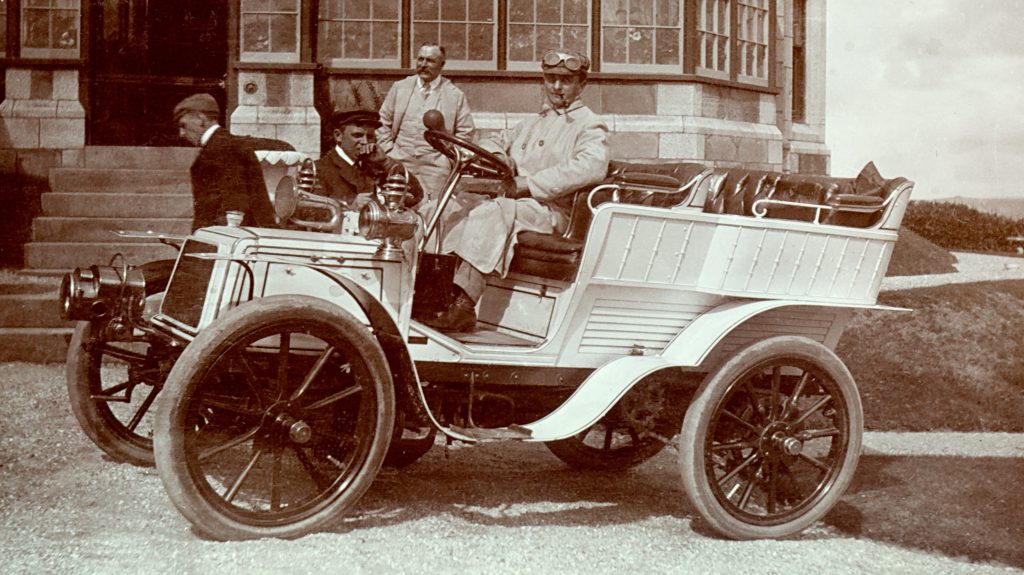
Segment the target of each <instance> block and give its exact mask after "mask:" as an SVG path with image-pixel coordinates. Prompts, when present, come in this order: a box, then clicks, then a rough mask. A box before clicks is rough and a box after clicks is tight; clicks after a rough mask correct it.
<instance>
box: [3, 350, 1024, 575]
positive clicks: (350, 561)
mask: <svg viewBox="0 0 1024 575" xmlns="http://www.w3.org/2000/svg"><path fill="white" fill-rule="evenodd" d="M0 385H2V389H3V390H4V394H5V397H4V400H3V401H2V403H0V405H2V410H3V413H2V417H0V438H2V439H0V441H2V444H0V445H2V447H0V505H2V509H0V525H2V534H0V557H3V559H2V560H0V561H2V563H3V572H4V573H33V574H38V573H133V574H134V573H173V574H176V575H178V574H191V573H197V574H198V573H202V574H208V573H332V574H333V573H388V574H400V573H417V574H419V573H488V574H491V573H493V574H500V573H516V574H520V573H587V574H588V575H592V574H595V573H631V572H642V573H729V574H741V573H757V574H765V573H780V574H782V573H785V574H790V573H830V574H836V573H871V574H876V573H928V574H931V573H1024V571H1021V569H1020V568H1022V567H1024V549H1021V548H1020V541H1022V540H1024V533H1022V532H1021V530H1020V529H1021V528H1020V527H1019V524H1020V521H1019V520H1018V521H1014V520H1013V517H1017V518H1018V519H1019V508H1017V509H1016V511H1015V510H1014V509H1013V507H1014V502H1015V501H1019V500H1010V501H1009V502H1007V501H1006V500H1005V499H1003V500H1002V501H1001V503H1000V497H1001V496H1002V495H1005V493H1006V490H1008V489H1016V487H1015V486H1016V483H1015V480H1014V479H1012V478H1014V477H1017V478H1019V477H1024V460H1022V459H1020V458H1002V459H973V460H972V459H960V458H953V457H917V458H914V457H888V456H881V455H867V456H865V457H863V458H862V461H861V467H860V469H859V471H858V475H857V480H856V481H855V484H854V486H853V487H852V488H851V490H850V491H849V492H848V494H847V496H846V497H844V499H843V500H842V501H841V502H840V504H839V505H838V506H837V507H836V508H835V509H834V511H833V512H832V513H831V514H830V515H829V516H828V517H827V518H826V521H825V522H822V523H819V524H818V525H816V526H814V527H812V528H811V529H809V530H808V531H807V532H805V533H804V534H802V535H801V536H800V537H798V538H796V539H793V540H787V541H753V542H733V541H724V540H721V539H719V538H717V537H716V536H714V535H713V534H712V533H710V532H709V531H708V529H707V527H706V526H705V525H704V524H703V523H702V522H701V520H700V519H699V518H696V517H695V514H694V511H693V509H692V508H691V506H690V505H689V503H688V502H687V501H686V498H685V495H684V494H683V492H682V488H681V486H680V483H679V480H678V475H679V474H678V471H677V469H676V459H675V453H674V451H672V450H666V451H665V452H663V453H662V454H661V455H659V456H657V457H656V458H654V459H653V460H651V461H649V462H647V463H646V464H644V465H642V466H640V467H639V468H637V469H635V470H633V471H631V472H628V473H622V474H611V473H579V472H574V471H571V470H569V469H568V468H566V467H565V466H563V465H562V464H561V463H560V462H559V461H558V460H556V459H555V458H554V457H552V456H551V455H550V454H549V453H548V452H547V451H546V449H545V448H544V447H543V446H540V445H532V444H508V443H503V444H490V445H485V446H482V447H475V448H461V449H448V450H447V451H446V450H445V449H444V448H443V447H442V446H440V445H439V446H435V448H434V450H433V451H432V452H431V453H429V454H428V455H427V456H426V457H425V458H424V459H422V460H421V461H420V462H418V463H416V464H414V465H413V466H411V467H409V468H407V469H405V470H403V471H401V472H398V471H394V470H384V471H383V472H382V473H381V475H380V476H379V477H378V479H377V481H376V482H375V483H374V486H373V487H372V488H371V490H370V491H369V493H368V494H367V495H366V497H365V498H364V499H363V501H362V503H361V504H360V506H359V508H358V510H357V511H356V513H354V514H353V515H352V516H350V517H348V518H346V519H345V520H344V521H343V522H342V523H341V525H339V526H338V528H336V529H335V530H333V531H331V532H328V533H320V534H316V535H312V536H308V537H305V538H302V539H299V540H296V541H277V540H269V541H257V542H244V543H217V542H210V541H204V540H202V539H200V538H199V537H198V536H197V535H195V534H194V533H193V532H192V531H191V530H190V528H189V526H188V524H187V522H186V521H185V520H184V519H183V518H182V517H181V516H179V515H178V513H177V512H176V511H175V510H174V508H173V507H172V506H171V504H170V502H169V500H168V499H167V497H166V495H165V494H164V492H163V488H162V485H161V483H160V480H159V478H158V477H157V475H156V472H155V471H154V470H153V469H144V468H136V467H132V466H129V465H124V464H118V463H114V462H111V461H109V460H107V459H105V458H104V457H103V456H102V455H101V454H100V452H99V450H98V449H96V448H95V447H93V446H92V445H91V444H90V443H88V441H87V440H86V439H85V437H84V435H83V434H82V433H81V431H79V429H78V428H77V426H76V423H75V421H74V419H73V417H72V416H71V414H70V410H69V408H68V406H67V399H66V398H65V396H64V391H63V374H62V370H61V368H60V366H37V365H28V364H0ZM936 477H939V478H942V481H943V482H945V481H946V478H947V477H948V478H949V481H948V484H949V485H950V486H951V487H950V489H951V490H952V491H951V492H950V494H936V497H935V498H934V503H931V500H930V499H929V500H928V502H926V503H927V504H926V505H925V506H924V507H923V508H908V506H907V504H906V503H904V502H905V501H906V500H907V499H908V496H907V494H908V493H916V492H920V491H921V490H922V489H923V488H922V485H930V484H932V483H934V481H935V478H936ZM977 477H983V478H991V479H992V482H993V483H992V485H991V486H990V487H984V488H982V487H972V489H973V490H974V491H975V492H971V493H968V492H965V491H962V490H961V488H959V487H955V486H956V485H957V483H958V482H959V481H962V482H964V483H967V484H970V485H972V486H977V485H983V483H981V482H978V481H975V478H977ZM958 478H959V479H958ZM984 485H987V484H984ZM979 490H980V491H979ZM1000 494H1002V495H1000ZM975 498H977V500H978V501H981V502H982V503H980V504H979V503H975V502H974V499H975ZM950 501H957V502H958V503H959V504H958V505H949V502H950ZM989 501H990V502H991V505H989V504H988V503H986V502H989ZM950 525H953V526H955V528H949V526H950Z"/></svg>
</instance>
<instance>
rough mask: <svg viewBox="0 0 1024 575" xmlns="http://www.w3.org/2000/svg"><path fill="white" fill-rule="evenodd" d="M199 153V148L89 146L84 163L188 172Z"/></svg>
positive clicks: (90, 166) (118, 167)
mask: <svg viewBox="0 0 1024 575" xmlns="http://www.w3.org/2000/svg"><path fill="white" fill-rule="evenodd" d="M198 153H199V149H198V148H143V147H137V148H128V147H122V146H88V147H86V148H85V154H84V163H85V166H86V167H88V168H97V169H99V168H104V169H121V170H130V169H153V168H158V169H181V170H185V171H186V172H187V171H188V169H189V166H191V165H192V161H193V160H195V159H196V154H198Z"/></svg>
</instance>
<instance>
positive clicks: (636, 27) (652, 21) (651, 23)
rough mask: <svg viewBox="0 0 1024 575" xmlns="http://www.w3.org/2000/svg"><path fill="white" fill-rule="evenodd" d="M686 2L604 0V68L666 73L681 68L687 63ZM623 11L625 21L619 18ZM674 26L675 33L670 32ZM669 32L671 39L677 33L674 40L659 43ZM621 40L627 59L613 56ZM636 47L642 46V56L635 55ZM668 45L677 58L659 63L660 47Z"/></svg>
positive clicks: (602, 51)
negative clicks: (685, 50) (646, 45)
mask: <svg viewBox="0 0 1024 575" xmlns="http://www.w3.org/2000/svg"><path fill="white" fill-rule="evenodd" d="M684 4H685V2H680V1H678V0H676V1H671V0H602V2H601V30H600V35H601V71H602V72H625V73H637V72H642V73H664V74H672V73H677V72H679V70H680V69H681V68H682V66H683V51H684V48H683V46H684V42H683V38H684V37H685V27H684V8H685V6H684ZM673 6H674V7H675V10H674V11H675V15H674V16H675V17H674V18H673V17H672V7H673ZM620 12H624V13H625V16H626V21H625V22H619V20H618V16H619V13H620ZM666 12H667V13H666ZM673 20H674V22H673ZM672 30H674V33H673V32H670V31H672ZM666 34H669V35H668V38H670V39H672V38H673V36H674V41H670V42H667V43H661V44H659V42H661V40H662V38H664V37H666V36H665V35H666ZM648 39H649V42H650V44H649V48H650V52H649V56H650V61H645V60H648V58H647V54H644V52H643V50H644V49H645V44H647V41H648ZM620 40H621V41H624V45H623V46H622V48H623V49H624V50H623V57H624V61H619V60H612V59H611V58H609V53H610V52H612V49H613V48H616V47H618V46H616V45H617V44H618V43H619V41H620ZM634 47H635V48H637V49H639V50H641V56H640V57H639V58H638V57H635V56H634V52H633V48H634ZM665 48H670V49H671V50H672V51H673V52H674V60H673V61H672V62H671V63H667V64H665V63H657V62H656V60H657V59H658V57H659V49H662V50H663V49H665Z"/></svg>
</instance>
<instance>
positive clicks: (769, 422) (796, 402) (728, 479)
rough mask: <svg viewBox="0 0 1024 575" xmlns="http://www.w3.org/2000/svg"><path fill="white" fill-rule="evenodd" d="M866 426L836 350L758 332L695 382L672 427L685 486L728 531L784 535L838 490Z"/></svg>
mask: <svg viewBox="0 0 1024 575" xmlns="http://www.w3.org/2000/svg"><path fill="white" fill-rule="evenodd" d="M863 428H864V416H863V412H862V408H861V403H860V396H859V395H858V393H857V387H856V385H855V384H854V381H853V377H852V376H851V375H850V372H849V370H847V369H846V366H844V365H843V363H842V361H840V360H839V358H838V357H836V356H835V354H834V353H832V352H831V351H830V350H829V349H828V348H826V347H824V346H823V345H821V344H819V343H816V342H814V341H811V340H809V339H806V338H801V337H790V336H786V337H775V338H771V339H767V340H763V341H760V342H757V343H755V344H753V345H751V346H750V347H748V348H746V349H744V350H743V351H741V352H739V353H738V354H736V355H735V356H734V357H733V358H732V359H730V360H729V361H728V362H726V363H725V365H723V366H722V368H721V369H719V370H718V371H717V372H715V373H712V374H711V375H709V376H708V378H707V379H706V380H705V381H704V383H703V384H702V385H701V388H700V389H699V390H698V392H697V396H696V398H695V400H694V401H693V403H692V404H691V405H690V408H689V410H688V411H687V413H686V417H685V418H684V420H683V427H682V431H681V433H680V435H679V464H680V469H681V472H682V478H683V487H684V488H685V490H686V493H687V495H688V496H689V497H690V500H691V501H692V503H693V504H694V506H695V507H696V508H697V510H698V511H699V512H700V514H701V515H702V516H703V518H704V519H705V520H706V521H707V522H708V523H709V524H710V525H711V526H712V527H713V528H714V529H715V530H717V531H718V532H720V533H721V534H723V535H725V536H727V537H730V538H733V539H759V538H780V537H788V536H790V535H794V534H796V533H799V532H800V531H802V530H803V529H805V528H806V527H808V526H810V525H811V524H812V523H814V522H815V521H817V520H819V519H821V518H822V517H823V516H824V515H825V514H826V513H827V512H828V511H829V509H831V508H832V506H833V505H835V503H836V502H837V501H838V500H839V498H840V497H841V496H842V494H843V492H844V491H845V490H846V488H847V486H848V485H849V484H850V481H851V480H852V478H853V474H854V471H855V469H856V467H857V460H858V458H859V457H860V449H861V435H862V433H863Z"/></svg>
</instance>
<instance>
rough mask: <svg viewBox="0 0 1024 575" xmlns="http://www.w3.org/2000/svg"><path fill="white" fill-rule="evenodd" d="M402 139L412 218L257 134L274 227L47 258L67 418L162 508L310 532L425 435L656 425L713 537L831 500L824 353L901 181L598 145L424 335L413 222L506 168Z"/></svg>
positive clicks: (565, 450)
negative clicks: (141, 475) (156, 256)
mask: <svg viewBox="0 0 1024 575" xmlns="http://www.w3.org/2000/svg"><path fill="white" fill-rule="evenodd" d="M426 137H427V139H428V141H429V142H430V143H431V144H432V145H433V146H434V147H436V148H437V149H439V150H441V151H443V152H444V153H445V154H447V155H448V156H449V157H450V158H451V160H452V165H453V169H452V172H451V175H450V177H449V179H448V181H447V183H446V186H445V189H444V192H443V194H442V197H441V198H440V200H439V204H438V209H437V211H436V212H435V213H434V215H433V216H432V218H431V219H430V220H429V221H426V222H424V221H421V220H420V219H419V218H417V217H415V216H414V215H413V214H412V212H410V211H409V210H407V209H406V208H404V207H403V206H402V202H401V199H402V197H403V195H404V192H405V188H404V184H405V180H404V178H403V177H402V174H393V175H392V177H391V178H389V180H388V184H387V185H385V186H383V187H382V188H381V189H380V190H379V194H378V195H379V200H378V201H377V202H374V203H371V204H369V205H368V206H366V207H365V208H364V209H363V211H362V212H361V213H359V214H358V217H356V214H353V213H351V212H346V211H344V210H343V209H340V208H341V207H340V206H338V205H336V204H335V203H333V202H332V201H331V200H327V199H324V198H322V197H319V196H316V195H315V194H313V193H311V192H313V191H315V188H316V178H315V173H314V172H313V170H312V169H311V163H310V162H308V161H304V158H303V156H302V155H301V154H297V153H295V152H265V153H260V154H261V158H262V161H263V164H264V166H265V177H266V183H267V187H268V193H270V194H271V195H272V197H273V203H274V205H275V208H276V210H277V212H278V216H279V217H280V218H281V221H282V222H287V221H290V222H292V224H293V226H297V227H299V228H301V229H261V228H249V227H228V226H224V227H210V228H203V229H200V230H197V231H196V232H194V233H193V234H191V235H189V236H187V237H180V238H169V237H163V238H160V239H161V240H162V241H165V242H168V243H171V244H173V245H174V246H175V247H177V248H179V253H178V256H177V258H176V259H175V260H173V261H171V260H169V261H167V262H151V263H147V264H144V265H141V266H138V267H132V266H129V265H127V264H124V263H120V264H119V265H115V264H118V263H119V261H115V262H112V263H111V265H107V266H92V267H91V268H89V269H79V270H75V272H73V273H71V274H69V275H68V277H67V278H65V282H64V286H63V288H62V306H63V310H64V313H65V316H66V317H68V318H70V319H77V320H80V323H79V325H78V327H77V330H76V332H75V335H74V338H73V341H72V342H71V348H70V350H69V357H68V365H67V380H68V388H69V395H70V398H71V403H72V406H73V409H74V412H75V415H76V416H77V418H78V420H79V422H80V423H81V425H82V428H83V429H84V430H85V432H86V433H87V434H88V435H89V437H90V438H91V439H92V440H93V441H94V442H95V443H96V444H97V445H98V446H99V447H101V448H102V449H103V450H104V451H106V452H107V453H108V454H110V455H111V456H112V457H114V458H116V459H118V460H124V461H130V462H133V463H137V464H153V463H154V462H155V465H156V467H157V470H158V472H159V475H160V477H161V479H162V481H163V483H164V485H165V487H166V490H167V493H168V494H169V496H170V499H171V501H172V502H173V504H174V505H175V506H176V507H177V509H178V510H179V511H180V512H181V513H182V515H184V516H185V517H186V518H187V519H188V520H189V521H190V522H191V523H192V524H193V525H194V527H195V528H196V529H197V531H198V532H200V533H202V534H204V535H206V536H209V537H211V538H215V539H225V540H232V539H249V538H260V537H283V538H288V537H298V536H302V535H304V534H308V533H311V532H315V531H317V530H322V529H324V528H326V527H327V526H329V525H331V524H332V522H336V521H338V520H339V519H340V518H341V517H342V516H344V514H345V513H346V511H347V510H349V509H351V508H352V507H353V505H355V504H356V502H357V501H358V500H359V499H360V497H361V496H362V495H363V494H364V493H365V492H366V490H367V489H368V488H369V487H370V485H371V483H372V482H373V480H374V478H375V477H376V475H377V474H378V472H379V470H380V468H381V467H382V465H384V464H391V465H396V466H402V465H407V464H409V463H411V462H413V461H415V460H416V459H417V458H418V457H420V456H422V455H423V454H424V453H426V452H427V450H429V449H430V448H431V446H432V445H434V444H435V440H436V439H437V438H436V435H437V434H438V433H440V434H443V437H444V438H445V440H446V441H448V442H461V443H466V444H475V443H480V442H492V441H527V442H543V443H544V444H545V445H546V446H547V447H548V448H549V449H550V451H551V452H552V453H553V454H554V455H555V456H557V457H558V458H560V459H561V460H563V461H564V462H565V463H567V464H568V465H570V466H572V467H574V468H578V469H581V470H605V471H608V470H620V469H627V468H630V467H632V466H635V465H639V464H640V463H642V462H644V461H646V460H648V459H649V458H651V457H653V456H654V455H656V454H657V453H658V452H659V451H661V450H662V448H664V447H665V446H666V445H668V444H673V443H674V444H675V445H676V446H677V447H678V453H679V455H678V459H679V469H680V473H681V476H682V484H683V488H684V491H685V493H686V494H687V495H688V497H689V499H690V500H691V501H692V503H693V505H694V507H695V508H696V509H697V511H698V512H699V513H700V515H701V516H702V518H703V519H704V520H705V521H706V522H707V523H708V524H709V525H710V526H711V527H712V528H713V529H714V530H716V531H717V532H719V533H720V534H722V535H724V536H727V537H731V538H737V539H751V538H778V537H786V536H790V535H793V534H795V533H798V532H800V531H801V530H803V529H805V528H806V527H807V526H809V525H811V524H812V523H814V522H815V521H817V520H818V519H820V518H821V517H822V516H823V515H824V514H825V513H826V512H827V511H828V510H829V509H830V508H831V507H832V506H833V505H834V504H835V503H836V502H837V500H838V499H839V498H840V496H841V495H842V494H843V491H844V490H845V489H846V487H847V486H848V485H849V483H850V481H851V478H852V477H853V474H854V471H855V468H856V465H857V461H858V458H859V455H860V451H861V436H862V429H863V413H862V407H861V402H860V398H859V395H858V391H857V388H856V384H855V382H854V380H853V378H852V376H851V375H850V372H849V370H848V369H847V368H846V366H844V365H843V362H842V361H841V360H840V359H839V358H838V357H837V356H836V355H835V354H834V353H833V351H832V349H833V348H834V346H835V344H836V342H837V341H838V339H839V337H840V335H841V333H842V331H843V328H844V326H845V324H846V322H847V320H848V319H849V318H850V316H851V315H852V314H853V311H854V310H855V309H858V308H869V309H891V308H885V306H880V305H878V304H877V303H876V296H877V294H878V290H879V287H880V284H881V282H882V278H883V276H884V275H885V271H886V268H887V265H888V262H889V258H890V256H891V253H892V249H893V246H894V244H895V242H896V239H897V230H898V228H899V225H900V221H901V220H902V218H903V214H904V211H905V209H906V205H907V202H908V201H909V197H910V193H911V190H912V187H913V184H912V182H910V181H908V180H906V179H904V178H895V179H889V180H882V181H880V182H879V183H878V184H877V185H875V186H873V187H871V186H865V185H864V182H862V181H861V178H857V179H854V178H830V177H820V176H817V177H816V176H800V175H793V174H781V173H772V172H762V171H754V170H743V169H710V168H706V167H705V166H703V165H700V164H690V163H678V164H657V165H637V164H625V163H619V162H613V166H612V169H611V170H610V173H609V175H608V178H607V179H606V180H605V181H604V182H602V183H601V184H599V185H597V186H594V187H592V188H591V189H586V190H580V191H578V192H576V196H575V203H574V208H573V214H572V219H571V224H570V226H569V228H568V229H567V230H566V232H565V233H564V234H559V235H545V234H535V233H528V232H524V233H523V234H521V235H520V237H519V244H518V246H517V248H516V252H515V256H514V259H513V263H512V267H511V272H510V273H509V274H508V276H507V277H504V278H501V277H496V276H491V277H489V278H488V285H487V289H486V292H485V293H484V295H483V297H482V298H481V300H480V302H479V305H478V322H477V325H476V329H474V330H472V331H469V332H464V333H443V332H440V331H438V330H435V329H433V328H431V327H429V326H427V325H425V324H423V323H421V322H420V321H418V320H417V319H416V318H417V317H421V315H422V314H423V313H429V312H430V311H431V310H434V309H440V308H443V307H444V306H445V305H446V302H447V299H448V296H447V294H446V292H445V290H443V289H439V288H437V286H440V285H446V284H445V274H446V273H450V271H451V265H450V263H451V262H450V261H449V259H448V256H440V255H438V254H435V253H431V245H432V241H433V240H434V238H435V236H436V234H437V233H438V231H437V230H438V226H439V222H440V221H441V217H440V216H441V214H442V212H443V209H444V208H445V206H446V204H447V203H448V202H449V200H450V199H451V198H452V197H453V195H454V194H456V193H465V192H464V190H472V191H474V192H476V193H480V192H487V191H489V190H501V189H504V188H503V186H502V185H501V183H502V181H504V180H506V179H507V178H508V177H509V176H510V171H509V169H508V167H507V166H506V165H505V163H504V162H503V161H502V160H501V159H500V158H498V157H496V156H494V155H492V154H490V153H488V152H487V151H486V150H484V149H482V148H480V147H479V146H477V145H476V144H474V143H473V142H469V141H465V140H461V139H459V138H457V137H455V136H452V135H450V134H447V133H445V132H443V131H440V130H437V129H428V130H427V134H426ZM297 207H298V211H296V208H297ZM297 214H298V215H297ZM302 214H305V215H302ZM310 214H312V215H310ZM299 215H302V217H299ZM172 268H173V273H171V272H170V270H171V269H172ZM158 392H159V393H158Z"/></svg>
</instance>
